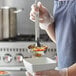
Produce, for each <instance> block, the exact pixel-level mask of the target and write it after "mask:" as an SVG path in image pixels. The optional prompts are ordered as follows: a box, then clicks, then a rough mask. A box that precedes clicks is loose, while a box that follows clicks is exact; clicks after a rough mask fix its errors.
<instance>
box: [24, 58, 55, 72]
mask: <svg viewBox="0 0 76 76" xmlns="http://www.w3.org/2000/svg"><path fill="white" fill-rule="evenodd" d="M23 63H24V66H25V69H26V70H27V71H28V72H30V73H34V72H37V71H44V70H51V69H55V67H56V61H54V60H52V59H50V58H48V57H40V58H27V59H23Z"/></svg>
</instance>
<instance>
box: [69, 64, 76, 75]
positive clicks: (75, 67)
mask: <svg viewBox="0 0 76 76" xmlns="http://www.w3.org/2000/svg"><path fill="white" fill-rule="evenodd" d="M68 76H76V63H75V64H74V65H72V66H70V67H69V68H68Z"/></svg>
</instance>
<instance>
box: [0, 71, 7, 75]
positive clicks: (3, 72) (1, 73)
mask: <svg viewBox="0 0 76 76" xmlns="http://www.w3.org/2000/svg"><path fill="white" fill-rule="evenodd" d="M6 74H8V72H6V71H0V76H2V75H6Z"/></svg>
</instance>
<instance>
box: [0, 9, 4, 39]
mask: <svg viewBox="0 0 76 76" xmlns="http://www.w3.org/2000/svg"><path fill="white" fill-rule="evenodd" d="M2 29H3V27H2V10H1V9H0V40H2V39H3V30H2Z"/></svg>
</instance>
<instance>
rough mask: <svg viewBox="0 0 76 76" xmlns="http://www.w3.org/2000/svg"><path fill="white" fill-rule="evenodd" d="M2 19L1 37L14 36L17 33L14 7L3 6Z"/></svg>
mask: <svg viewBox="0 0 76 76" xmlns="http://www.w3.org/2000/svg"><path fill="white" fill-rule="evenodd" d="M2 10H3V12H2V13H3V14H2V15H3V19H2V25H3V38H4V39H5V38H11V37H15V36H16V34H17V32H16V31H17V29H16V26H17V18H16V13H14V11H16V8H6V7H3V8H2Z"/></svg>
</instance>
